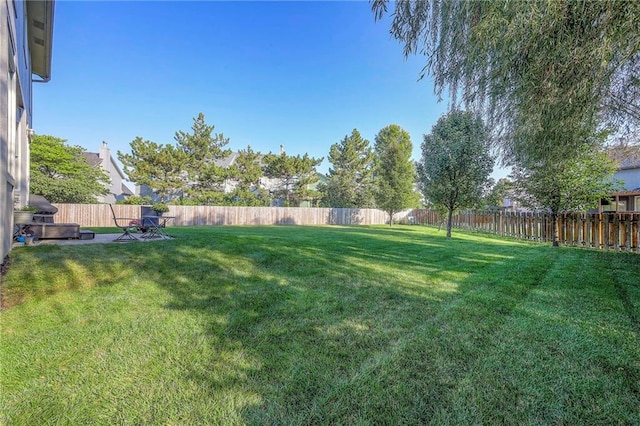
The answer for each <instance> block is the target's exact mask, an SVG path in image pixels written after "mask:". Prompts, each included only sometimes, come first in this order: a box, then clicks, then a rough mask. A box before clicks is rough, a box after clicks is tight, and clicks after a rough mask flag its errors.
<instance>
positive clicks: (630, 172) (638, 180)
mask: <svg viewBox="0 0 640 426" xmlns="http://www.w3.org/2000/svg"><path fill="white" fill-rule="evenodd" d="M613 177H614V178H615V179H620V180H621V181H623V183H624V189H625V190H627V191H631V190H633V189H637V188H640V167H636V168H633V169H625V170H618V171H617V172H616V173H615V174H614V175H613Z"/></svg>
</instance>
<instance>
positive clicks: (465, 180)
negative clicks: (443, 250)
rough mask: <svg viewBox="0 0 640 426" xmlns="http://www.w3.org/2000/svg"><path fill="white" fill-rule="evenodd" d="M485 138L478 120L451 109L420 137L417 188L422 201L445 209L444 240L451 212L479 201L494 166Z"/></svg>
mask: <svg viewBox="0 0 640 426" xmlns="http://www.w3.org/2000/svg"><path fill="white" fill-rule="evenodd" d="M488 135H489V132H488V130H487V128H486V127H485V125H484V123H483V122H482V119H481V118H480V117H478V116H476V115H474V114H472V113H470V112H465V111H459V110H454V111H451V112H450V113H448V114H446V115H444V116H442V117H440V119H438V122H437V123H436V124H435V125H434V126H433V128H432V129H431V133H430V134H428V135H425V136H424V141H423V143H422V158H421V159H420V163H419V164H418V176H419V186H420V188H421V189H422V193H423V194H424V197H425V199H427V200H428V201H429V202H431V203H433V204H435V205H440V206H442V207H443V208H444V209H446V210H447V238H451V225H452V218H453V213H454V212H455V211H457V210H459V209H464V208H470V207H474V206H476V205H478V204H479V203H480V202H481V200H482V195H483V193H484V189H485V188H486V186H487V183H488V178H489V174H490V173H491V171H492V170H493V163H494V160H493V157H492V156H491V154H490V140H489V137H488Z"/></svg>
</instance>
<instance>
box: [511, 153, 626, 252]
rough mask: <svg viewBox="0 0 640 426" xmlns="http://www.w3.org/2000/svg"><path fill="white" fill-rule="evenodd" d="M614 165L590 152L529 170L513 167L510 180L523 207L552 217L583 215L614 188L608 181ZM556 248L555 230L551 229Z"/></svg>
mask: <svg viewBox="0 0 640 426" xmlns="http://www.w3.org/2000/svg"><path fill="white" fill-rule="evenodd" d="M614 171H615V163H614V162H613V161H612V160H611V159H610V158H609V157H608V156H607V154H606V153H604V152H600V151H597V150H596V149H595V148H592V149H591V150H590V151H585V152H583V153H581V154H580V155H576V156H574V157H572V158H567V159H564V160H562V161H546V162H544V163H537V164H535V165H534V166H532V167H529V168H527V167H515V168H514V169H513V173H512V175H511V176H512V178H513V181H514V185H515V188H516V191H517V192H516V193H517V194H518V199H519V200H520V201H521V202H522V204H523V205H524V206H527V207H531V208H537V209H548V210H549V211H550V212H551V213H552V214H553V215H554V217H557V215H558V214H560V213H563V212H583V211H586V210H587V209H589V208H595V207H597V206H598V201H599V200H600V199H602V198H606V197H607V196H608V194H610V193H611V192H612V191H613V190H615V189H616V188H617V183H616V182H614V181H613V180H612V179H611V177H612V175H613V173H614ZM553 240H554V241H553V245H554V246H557V245H558V241H557V227H555V226H554V227H553Z"/></svg>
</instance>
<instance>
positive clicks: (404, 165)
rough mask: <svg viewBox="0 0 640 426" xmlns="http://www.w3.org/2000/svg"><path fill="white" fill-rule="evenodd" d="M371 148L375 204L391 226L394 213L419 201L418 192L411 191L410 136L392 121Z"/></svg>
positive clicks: (412, 177)
mask: <svg viewBox="0 0 640 426" xmlns="http://www.w3.org/2000/svg"><path fill="white" fill-rule="evenodd" d="M374 150H375V154H376V158H375V166H374V190H373V192H374V197H375V200H376V206H377V207H378V208H379V209H381V210H383V211H385V212H386V213H387V214H388V215H389V226H391V224H392V223H393V215H394V214H396V213H397V212H399V211H401V210H403V209H406V208H409V207H412V206H415V205H416V204H417V203H418V196H417V195H418V194H416V193H415V192H414V190H413V184H414V181H415V169H414V165H413V162H412V161H411V152H412V150H413V145H412V144H411V137H410V136H409V133H407V131H406V130H404V129H403V128H401V127H400V126H398V125H396V124H391V125H389V126H387V127H385V128H383V129H382V130H380V131H379V132H378V134H377V135H376V138H375V147H374Z"/></svg>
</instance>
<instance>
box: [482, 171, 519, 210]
mask: <svg viewBox="0 0 640 426" xmlns="http://www.w3.org/2000/svg"><path fill="white" fill-rule="evenodd" d="M513 189H514V186H513V182H512V181H511V179H509V178H501V179H498V182H496V183H495V184H494V185H492V186H491V189H490V190H489V192H488V193H487V196H486V197H485V198H484V204H485V207H486V208H495V207H502V205H503V203H504V199H505V198H506V197H509V196H513Z"/></svg>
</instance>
